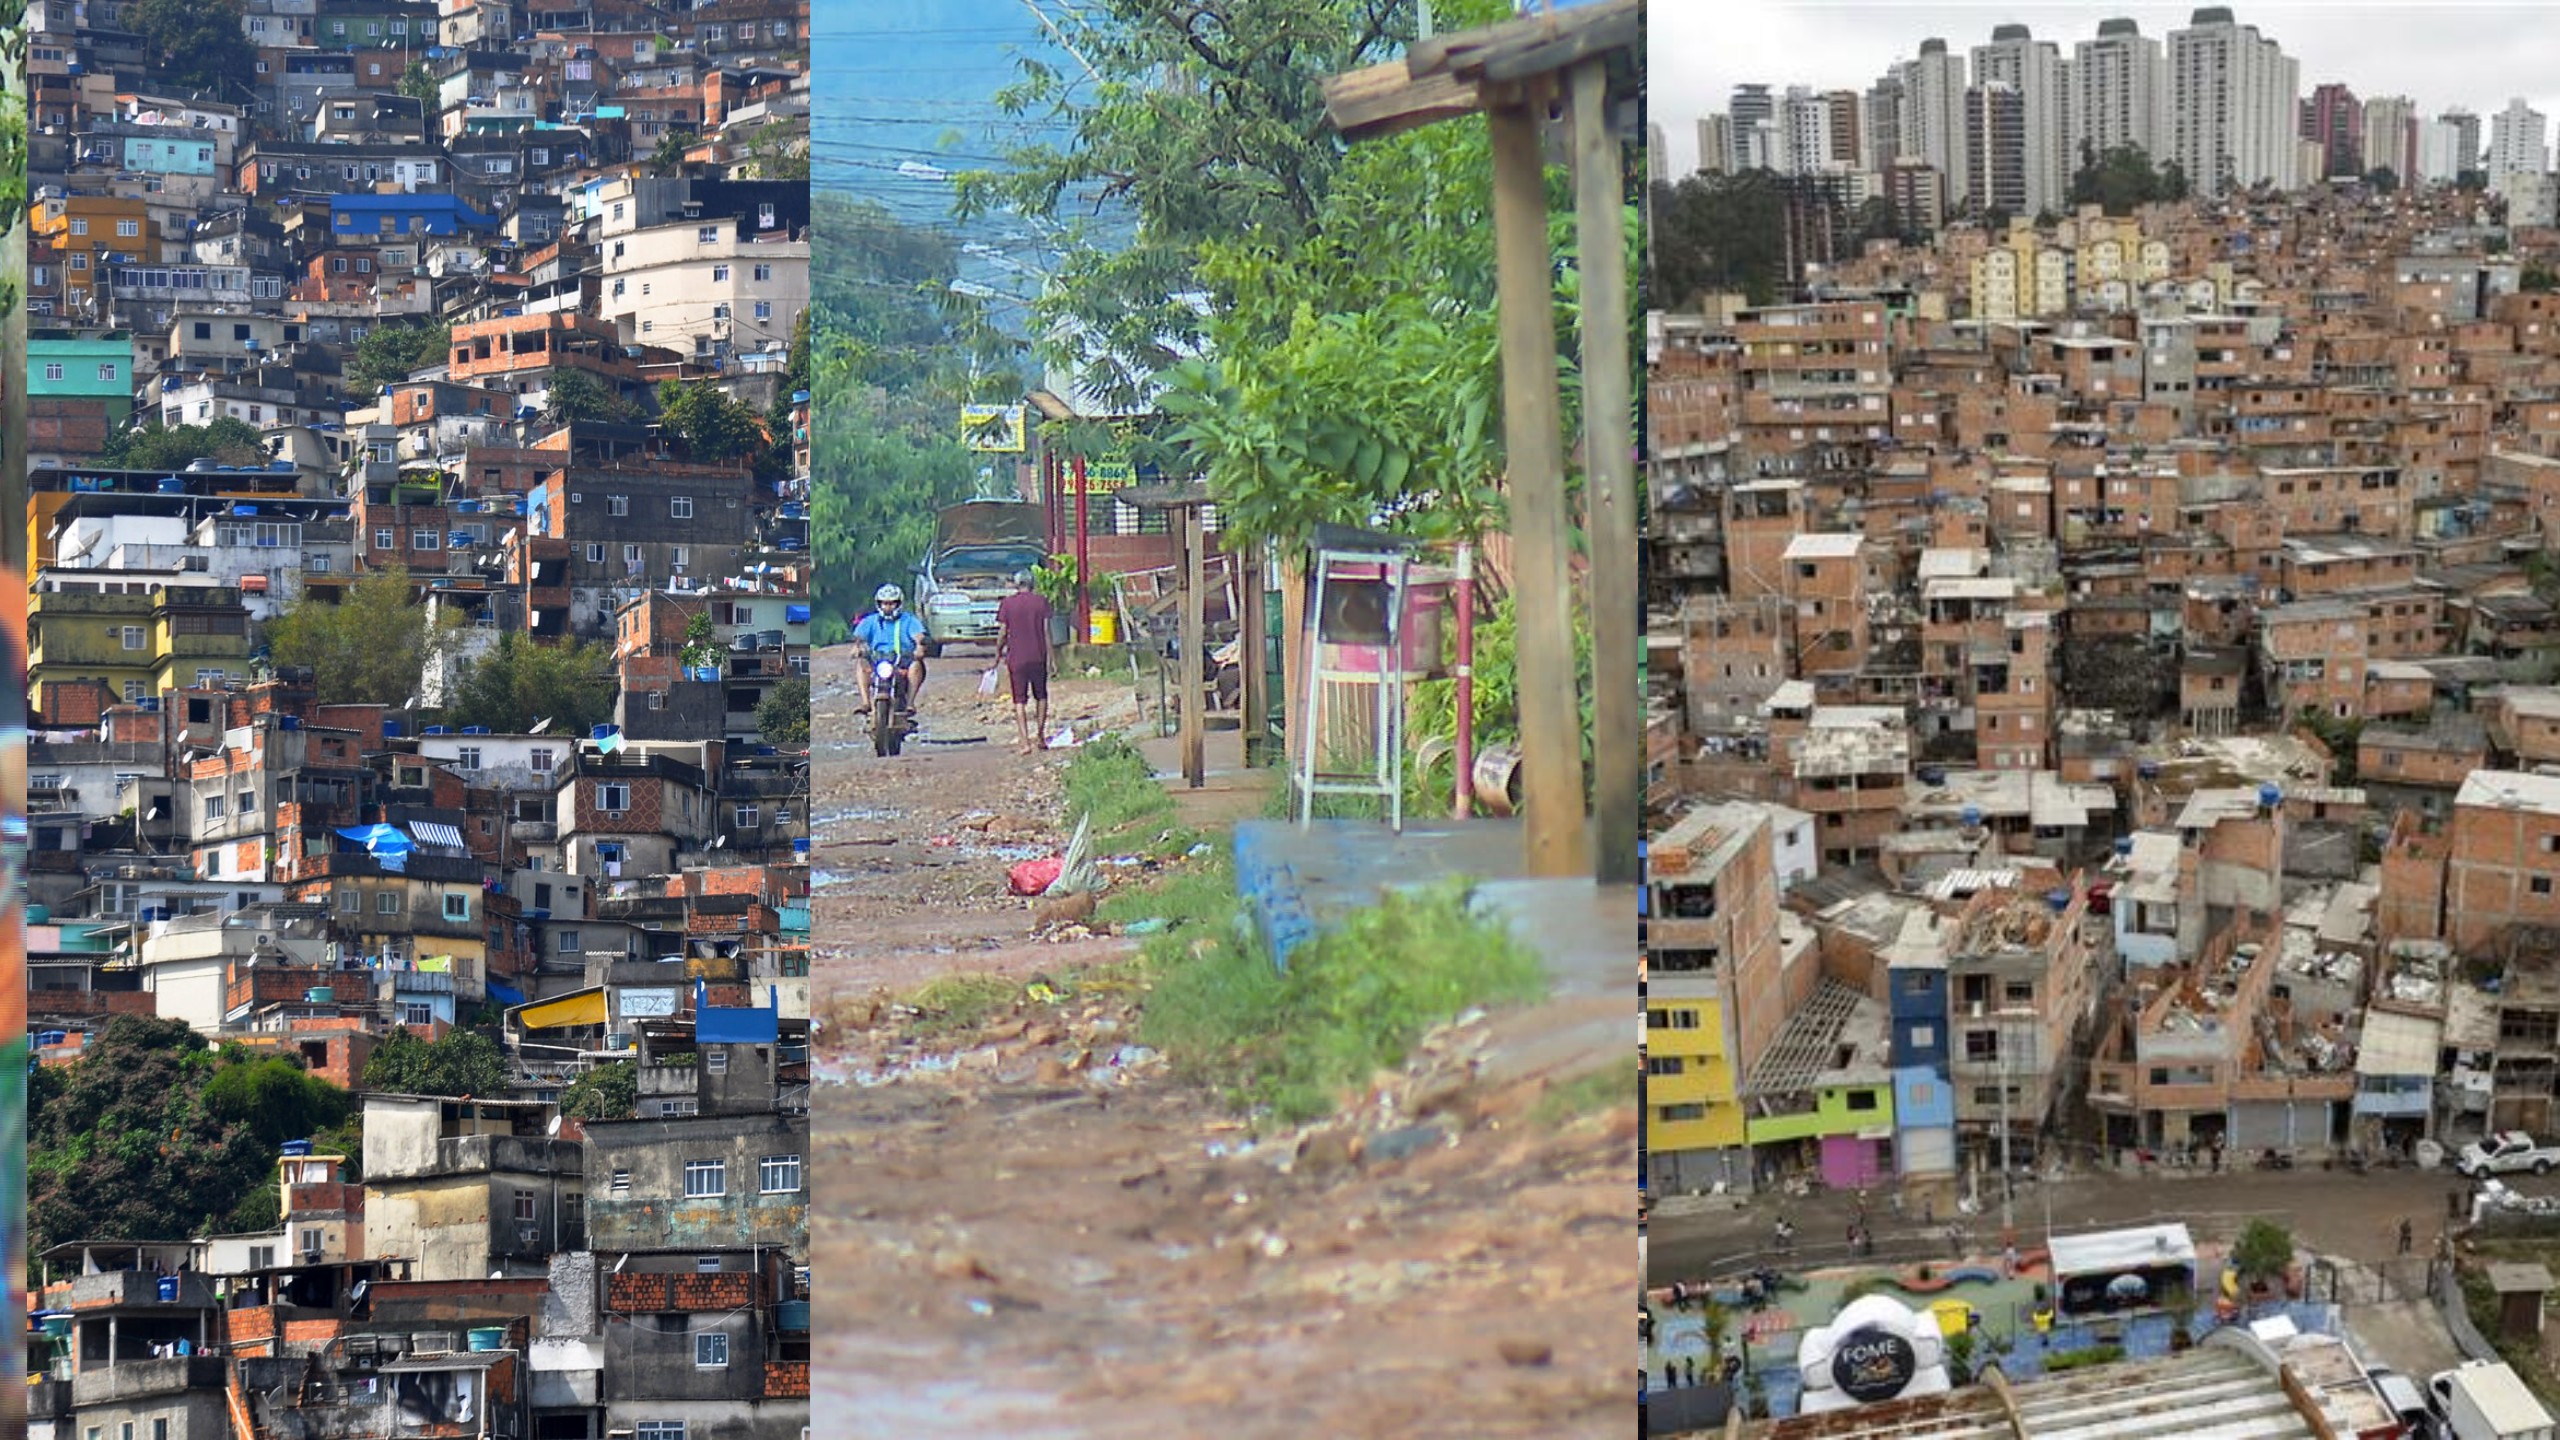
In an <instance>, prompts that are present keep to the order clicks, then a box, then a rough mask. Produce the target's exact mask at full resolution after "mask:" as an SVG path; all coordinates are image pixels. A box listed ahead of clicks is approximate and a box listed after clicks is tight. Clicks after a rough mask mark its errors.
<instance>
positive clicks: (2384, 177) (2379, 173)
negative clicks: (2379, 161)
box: [2364, 165, 2400, 195]
mask: <svg viewBox="0 0 2560 1440" xmlns="http://www.w3.org/2000/svg"><path fill="white" fill-rule="evenodd" d="M2364 183H2366V184H2367V185H2370V186H2372V187H2373V188H2374V189H2376V190H2378V191H2380V192H2382V193H2383V194H2385V195H2388V194H2390V193H2391V192H2392V191H2394V190H2397V189H2399V188H2400V172H2399V171H2397V170H2394V169H2392V168H2391V167H2390V166H2388V165H2377V166H2375V167H2373V168H2372V169H2370V170H2367V171H2366V172H2364Z"/></svg>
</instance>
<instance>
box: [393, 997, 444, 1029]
mask: <svg viewBox="0 0 2560 1440" xmlns="http://www.w3.org/2000/svg"><path fill="white" fill-rule="evenodd" d="M400 1023H401V1024H403V1025H415V1026H417V1027H419V1028H420V1029H425V1028H426V1027H427V1026H429V1025H433V1024H434V1023H436V1007H434V1006H433V1005H428V1004H424V1003H420V1002H411V1003H409V1004H406V1005H403V1006H401V1007H400Z"/></svg>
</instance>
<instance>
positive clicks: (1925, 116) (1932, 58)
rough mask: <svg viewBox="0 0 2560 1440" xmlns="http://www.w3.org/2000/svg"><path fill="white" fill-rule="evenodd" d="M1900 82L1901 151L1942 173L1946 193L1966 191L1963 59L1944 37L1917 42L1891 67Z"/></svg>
mask: <svg viewBox="0 0 2560 1440" xmlns="http://www.w3.org/2000/svg"><path fill="white" fill-rule="evenodd" d="M1894 73H1895V75H1896V77H1897V78H1899V79H1900V80H1901V82H1902V111H1901V116H1900V120H1899V124H1900V125H1901V129H1902V153H1903V155H1904V156H1906V157H1909V158H1913V159H1917V160H1919V161H1920V162H1921V163H1922V164H1924V165H1928V166H1931V167H1933V168H1935V169H1936V170H1937V172H1938V173H1939V174H1940V175H1942V176H1944V177H1946V184H1947V197H1948V199H1949V200H1951V201H1955V200H1961V199H1963V198H1964V196H1966V195H1967V194H1969V193H1971V184H1970V182H1969V181H1968V179H1967V177H1966V172H1965V165H1964V90H1965V81H1964V61H1963V60H1962V59H1960V58H1959V57H1957V56H1955V55H1951V54H1949V53H1947V42H1946V41H1944V40H1938V39H1929V40H1923V41H1921V42H1920V57H1919V58H1918V59H1916V60H1905V61H1903V62H1902V63H1901V64H1900V65H1897V66H1895V67H1894Z"/></svg>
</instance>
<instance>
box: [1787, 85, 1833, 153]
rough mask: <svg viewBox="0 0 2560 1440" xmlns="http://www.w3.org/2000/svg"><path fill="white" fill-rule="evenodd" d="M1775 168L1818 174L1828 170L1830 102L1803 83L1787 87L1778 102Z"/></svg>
mask: <svg viewBox="0 0 2560 1440" xmlns="http://www.w3.org/2000/svg"><path fill="white" fill-rule="evenodd" d="M1777 120H1778V153H1777V156H1776V169H1777V170H1778V171H1779V173H1781V174H1786V175H1817V174H1820V173H1822V172H1823V171H1825V170H1828V169H1831V168H1832V164H1831V101H1830V100H1829V98H1827V97H1825V96H1822V95H1817V94H1815V93H1814V92H1813V91H1811V90H1809V89H1806V88H1805V87H1804V86H1802V85H1792V86H1789V87H1788V88H1787V93H1786V95H1785V97H1784V98H1782V99H1780V100H1779V101H1778V115H1777Z"/></svg>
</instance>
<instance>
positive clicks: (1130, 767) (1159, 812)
mask: <svg viewBox="0 0 2560 1440" xmlns="http://www.w3.org/2000/svg"><path fill="white" fill-rule="evenodd" d="M1064 788H1065V792H1066V804H1067V823H1068V825H1069V826H1070V827H1072V826H1073V825H1074V824H1075V821H1076V817H1078V816H1084V817H1086V818H1087V819H1088V820H1090V821H1091V823H1092V826H1093V839H1094V840H1095V841H1097V842H1099V841H1103V840H1107V839H1112V838H1115V837H1121V836H1126V835H1129V834H1132V833H1134V832H1136V831H1138V830H1140V829H1142V828H1145V827H1148V826H1155V827H1157V828H1159V829H1161V828H1163V825H1164V822H1166V821H1169V820H1171V819H1172V818H1173V797H1172V796H1171V795H1168V794H1166V793H1165V788H1164V786H1162V785H1160V784H1158V783H1157V782H1156V773H1155V767H1154V766H1152V765H1150V764H1148V763H1147V757H1145V756H1144V755H1141V754H1139V753H1138V747H1137V746H1135V745H1132V744H1130V743H1129V741H1128V740H1127V739H1125V738H1124V737H1121V736H1118V735H1105V736H1103V737H1102V738H1100V739H1098V740H1094V741H1090V742H1088V743H1087V744H1086V745H1085V746H1084V747H1083V748H1082V749H1079V750H1078V751H1076V755H1075V758H1074V759H1073V760H1070V761H1068V762H1067V769H1066V775H1065V780H1064Z"/></svg>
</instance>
